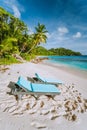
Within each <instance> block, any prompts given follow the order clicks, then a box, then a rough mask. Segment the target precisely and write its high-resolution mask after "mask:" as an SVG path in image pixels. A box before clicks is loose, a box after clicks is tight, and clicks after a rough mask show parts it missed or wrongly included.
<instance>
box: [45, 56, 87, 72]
mask: <svg viewBox="0 0 87 130" xmlns="http://www.w3.org/2000/svg"><path fill="white" fill-rule="evenodd" d="M45 57H48V58H49V60H46V61H45V62H47V63H52V64H54V65H60V66H69V67H73V68H77V69H80V70H85V71H87V55H86V56H45Z"/></svg>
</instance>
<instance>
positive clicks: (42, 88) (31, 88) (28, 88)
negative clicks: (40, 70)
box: [14, 76, 61, 95]
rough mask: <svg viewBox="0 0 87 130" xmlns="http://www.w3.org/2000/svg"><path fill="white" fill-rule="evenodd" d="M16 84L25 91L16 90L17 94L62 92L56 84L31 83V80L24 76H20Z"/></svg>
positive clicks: (54, 93) (53, 93)
mask: <svg viewBox="0 0 87 130" xmlns="http://www.w3.org/2000/svg"><path fill="white" fill-rule="evenodd" d="M16 85H17V86H18V87H19V88H21V89H23V90H25V91H24V92H23V91H18V92H17V91H14V94H15V95H18V94H22V95H23V94H31V95H56V94H60V93H61V92H60V90H59V89H58V88H57V87H56V86H55V85H52V84H37V83H31V82H30V81H28V80H26V79H25V78H23V77H22V76H20V77H19V78H18V81H17V83H16Z"/></svg>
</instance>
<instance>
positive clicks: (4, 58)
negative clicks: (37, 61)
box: [0, 7, 82, 64]
mask: <svg viewBox="0 0 87 130" xmlns="http://www.w3.org/2000/svg"><path fill="white" fill-rule="evenodd" d="M47 32H48V31H47V30H46V27H45V25H44V24H40V23H38V25H37V26H36V27H35V32H34V33H33V34H29V30H28V27H27V25H26V24H25V23H24V22H23V21H21V20H20V19H18V18H16V17H14V16H13V15H12V14H10V13H9V12H7V11H6V10H5V9H3V8H1V7H0V64H3V63H5V64H10V63H16V62H19V61H18V60H17V59H16V57H18V56H20V57H22V58H23V59H24V60H30V59H32V58H34V57H35V56H38V55H59V56H60V55H61V56H62V55H68V56H71V55H76V56H77V55H82V54H81V53H80V52H74V51H72V50H70V49H65V48H51V49H49V50H48V49H46V48H44V47H42V46H40V44H41V43H46V41H47ZM15 55H16V57H15Z"/></svg>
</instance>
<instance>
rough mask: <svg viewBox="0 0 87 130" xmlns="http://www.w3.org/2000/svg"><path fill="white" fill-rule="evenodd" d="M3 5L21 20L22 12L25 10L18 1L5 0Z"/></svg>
mask: <svg viewBox="0 0 87 130" xmlns="http://www.w3.org/2000/svg"><path fill="white" fill-rule="evenodd" d="M3 3H4V6H5V7H6V8H7V10H8V11H10V12H13V13H14V16H15V17H17V18H21V11H24V8H23V6H22V5H21V4H20V3H19V2H18V1H17V0H10V1H9V0H4V1H3Z"/></svg>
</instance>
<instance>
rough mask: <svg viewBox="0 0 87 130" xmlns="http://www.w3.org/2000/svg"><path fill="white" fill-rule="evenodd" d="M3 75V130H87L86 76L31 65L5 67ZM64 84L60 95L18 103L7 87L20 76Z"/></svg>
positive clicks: (0, 127) (0, 87) (0, 121)
mask: <svg viewBox="0 0 87 130" xmlns="http://www.w3.org/2000/svg"><path fill="white" fill-rule="evenodd" d="M6 68H7V69H6V70H5V71H4V70H1V71H0V130H10V129H12V130H37V129H42V130H86V129H87V72H84V71H77V70H71V69H70V68H67V69H66V68H64V67H54V66H50V65H47V64H43V63H39V64H34V63H31V62H27V63H23V64H13V65H10V66H6ZM36 72H37V73H38V74H40V75H41V76H42V77H45V78H53V79H57V80H61V81H63V85H58V88H59V89H60V90H61V94H60V95H56V96H55V97H54V98H52V97H48V96H44V95H42V96H40V97H39V98H38V100H36V99H35V98H34V97H33V96H31V95H24V96H23V98H22V100H18V101H17V100H16V99H15V96H14V95H9V94H8V93H7V92H9V91H10V88H8V87H7V86H8V84H9V83H10V81H12V82H16V81H17V79H18V77H19V76H23V77H25V78H27V77H33V76H34V74H35V73H36Z"/></svg>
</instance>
